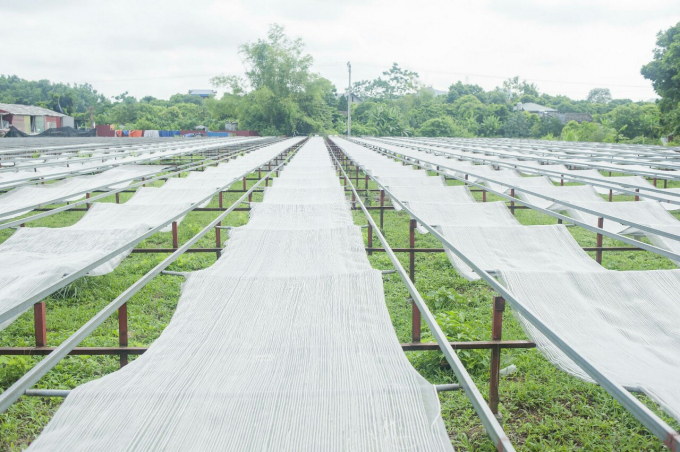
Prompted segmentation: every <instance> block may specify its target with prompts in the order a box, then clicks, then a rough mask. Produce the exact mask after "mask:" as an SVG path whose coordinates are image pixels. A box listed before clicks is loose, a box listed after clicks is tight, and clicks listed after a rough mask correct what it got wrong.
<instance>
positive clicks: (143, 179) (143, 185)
mask: <svg viewBox="0 0 680 452" xmlns="http://www.w3.org/2000/svg"><path fill="white" fill-rule="evenodd" d="M191 160H193V156H192V158H191ZM145 180H146V178H144V177H142V182H144V181H145ZM142 187H146V184H142Z"/></svg>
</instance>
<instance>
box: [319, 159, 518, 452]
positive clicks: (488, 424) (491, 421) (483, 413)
mask: <svg viewBox="0 0 680 452" xmlns="http://www.w3.org/2000/svg"><path fill="white" fill-rule="evenodd" d="M330 154H331V156H332V157H333V160H335V163H336V164H337V165H338V167H339V168H340V171H341V172H342V175H343V176H344V177H345V180H346V181H347V185H348V186H349V187H350V188H351V189H352V192H353V193H354V197H355V199H356V202H357V203H358V204H359V206H360V207H361V210H362V211H363V213H364V216H365V217H366V219H367V220H368V222H369V223H370V224H371V227H372V228H373V232H374V233H375V234H376V236H377V237H378V240H380V243H382V245H383V247H384V248H385V252H386V253H387V256H388V257H389V258H390V261H391V262H392V265H393V266H394V267H395V269H396V270H397V273H399V276H400V277H401V279H402V281H403V282H404V284H405V285H406V288H407V289H408V291H409V293H410V294H411V297H412V299H413V301H414V303H416V305H417V306H418V309H419V310H420V312H421V315H422V316H423V318H424V319H425V322H426V323H427V324H428V326H429V327H430V331H431V332H432V336H433V337H434V338H435V340H436V341H437V344H438V345H439V349H440V350H441V351H442V353H443V354H444V357H445V358H446V361H447V362H448V363H449V365H450V366H451V369H452V370H453V372H454V373H455V375H456V378H457V379H458V381H459V382H460V385H461V386H462V387H463V388H464V389H465V394H466V395H467V397H468V399H469V400H470V402H471V403H472V406H473V407H474V409H475V412H476V413H477V415H478V416H479V418H480V420H481V421H482V424H483V425H484V428H485V429H486V431H487V433H488V434H489V436H490V437H491V439H492V440H493V442H494V444H495V445H496V448H497V449H498V450H504V451H508V452H509V451H514V450H515V448H514V447H513V445H512V443H511V442H510V440H509V439H508V437H507V435H506V434H505V432H504V431H503V427H501V425H500V424H499V423H498V420H497V419H496V418H495V416H494V414H493V413H492V412H491V409H490V408H489V406H488V405H487V404H486V401H485V400H484V397H483V396H482V394H481V393H480V392H479V389H477V386H476V385H475V383H474V381H472V377H470V374H468V372H467V370H465V366H464V365H463V363H462V362H461V361H460V359H459V358H458V355H457V354H456V352H455V351H454V350H453V348H451V345H449V341H448V339H447V338H446V335H445V334H444V332H443V331H442V330H441V328H440V327H439V325H438V324H437V321H436V320H435V318H434V316H433V315H432V313H431V312H430V310H429V308H428V307H427V304H426V303H425V300H423V298H422V296H421V295H420V293H419V292H418V289H416V286H415V285H414V284H413V282H412V281H411V279H410V278H409V276H408V273H407V272H406V270H404V267H403V266H402V265H401V262H399V259H398V258H397V255H396V254H394V252H392V249H391V248H390V245H389V243H387V240H386V239H385V237H384V236H383V235H382V233H381V232H380V229H379V228H378V225H377V224H376V223H375V220H373V217H372V216H371V214H370V213H369V211H368V209H366V208H365V206H364V203H363V202H362V201H361V197H360V196H359V193H358V192H357V190H356V189H355V188H354V184H353V183H352V181H351V179H349V176H348V175H347V173H345V169H344V168H343V167H342V165H340V163H339V162H338V160H337V158H336V157H335V155H334V154H333V153H332V152H331V153H330Z"/></svg>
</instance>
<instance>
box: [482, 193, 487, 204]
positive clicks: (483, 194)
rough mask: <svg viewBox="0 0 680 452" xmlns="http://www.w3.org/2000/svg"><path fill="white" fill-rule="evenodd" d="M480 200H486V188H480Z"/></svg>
mask: <svg viewBox="0 0 680 452" xmlns="http://www.w3.org/2000/svg"><path fill="white" fill-rule="evenodd" d="M482 202H486V190H482Z"/></svg>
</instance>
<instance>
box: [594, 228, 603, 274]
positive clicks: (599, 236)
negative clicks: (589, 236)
mask: <svg viewBox="0 0 680 452" xmlns="http://www.w3.org/2000/svg"><path fill="white" fill-rule="evenodd" d="M603 226H604V218H602V217H599V218H598V219H597V227H598V228H600V229H602V228H603ZM595 247H596V248H598V249H597V251H595V261H596V262H597V263H598V264H602V234H600V233H598V234H597V235H596V236H595Z"/></svg>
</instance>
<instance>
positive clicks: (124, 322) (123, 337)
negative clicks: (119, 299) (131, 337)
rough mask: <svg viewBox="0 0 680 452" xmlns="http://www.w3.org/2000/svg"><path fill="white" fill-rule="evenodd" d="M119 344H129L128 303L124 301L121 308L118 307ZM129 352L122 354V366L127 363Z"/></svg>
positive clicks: (123, 345)
mask: <svg viewBox="0 0 680 452" xmlns="http://www.w3.org/2000/svg"><path fill="white" fill-rule="evenodd" d="M118 345H119V346H121V347H127V346H128V315H127V303H123V304H122V305H121V306H120V308H118ZM127 363H128V354H127V353H121V354H120V367H123V366H125V365H127Z"/></svg>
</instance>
